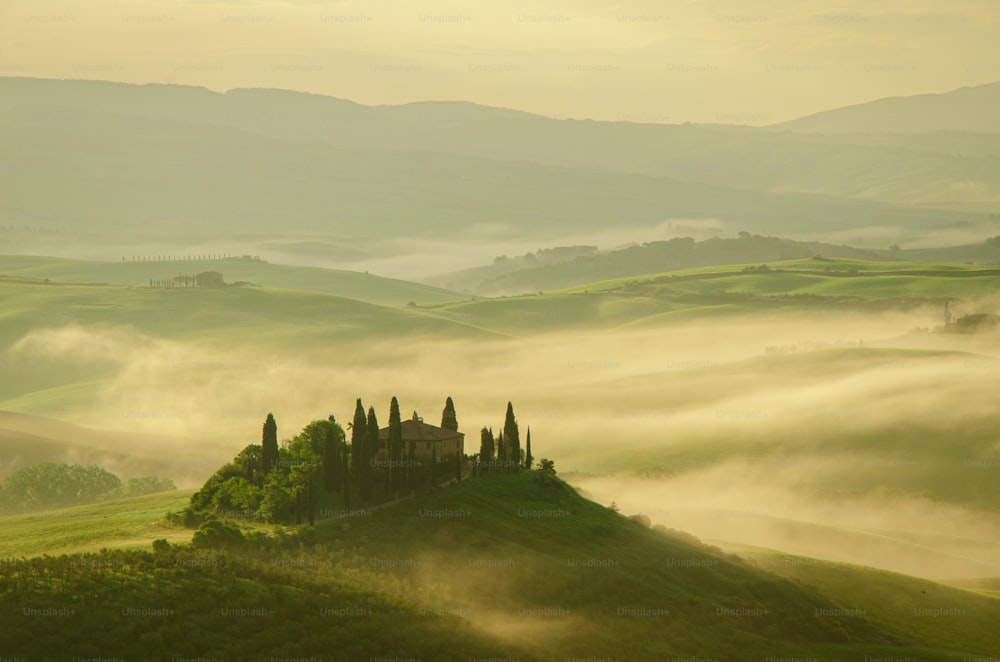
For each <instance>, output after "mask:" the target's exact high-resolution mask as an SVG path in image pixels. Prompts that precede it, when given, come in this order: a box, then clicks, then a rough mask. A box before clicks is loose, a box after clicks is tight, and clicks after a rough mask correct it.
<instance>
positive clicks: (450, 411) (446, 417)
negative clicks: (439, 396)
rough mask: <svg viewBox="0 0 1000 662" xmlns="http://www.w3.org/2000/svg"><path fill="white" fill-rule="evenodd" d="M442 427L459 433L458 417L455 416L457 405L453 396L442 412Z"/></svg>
mask: <svg viewBox="0 0 1000 662" xmlns="http://www.w3.org/2000/svg"><path fill="white" fill-rule="evenodd" d="M441 427H442V428H444V429H445V430H454V431H456V432H457V431H458V416H456V415H455V403H454V402H452V400H451V396H450V395H449V396H448V399H447V400H445V403H444V411H443V412H441Z"/></svg>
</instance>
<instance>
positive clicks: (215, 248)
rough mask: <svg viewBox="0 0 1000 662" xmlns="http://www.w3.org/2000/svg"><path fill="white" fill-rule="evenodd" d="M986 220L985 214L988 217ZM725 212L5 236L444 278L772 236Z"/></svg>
mask: <svg viewBox="0 0 1000 662" xmlns="http://www.w3.org/2000/svg"><path fill="white" fill-rule="evenodd" d="M984 219H987V217H986V216H985V215H984ZM744 225H745V224H741V223H735V222H732V221H730V220H727V219H720V218H665V219H662V220H660V221H657V222H654V223H648V224H642V225H628V226H617V225H616V226H614V227H611V228H608V229H604V230H592V231H587V232H582V233H581V232H576V231H564V230H555V231H550V230H546V229H544V228H533V229H532V230H531V232H528V233H526V232H524V231H518V230H517V228H514V227H512V226H509V225H507V224H504V223H493V224H483V223H480V224H473V225H470V226H469V227H467V228H466V229H465V231H464V232H463V233H462V234H453V235H449V236H447V237H431V238H428V237H427V236H406V235H399V236H395V237H385V236H378V237H372V236H367V235H366V234H365V228H363V227H345V228H343V229H342V231H339V232H337V233H331V234H318V235H317V234H302V235H288V234H283V235H246V234H241V235H238V236H230V235H216V234H204V235H195V234H191V235H180V236H178V235H176V234H169V235H167V234H164V235H163V236H156V234H155V232H146V233H144V234H143V235H141V236H131V235H129V234H127V232H123V233H121V234H116V235H95V234H89V233H87V232H73V231H65V230H60V231H53V230H48V229H46V228H44V227H32V226H29V225H25V226H21V225H17V224H13V225H11V226H9V227H8V228H7V229H5V230H2V234H0V239H2V240H3V249H2V251H0V252H3V253H9V254H28V255H51V256H55V257H64V258H71V259H84V260H98V261H117V260H121V259H122V258H123V257H124V258H125V259H132V258H133V257H138V258H140V259H141V258H143V257H154V256H185V255H217V254H224V255H253V256H259V257H260V258H261V259H264V260H267V261H269V262H272V263H275V264H286V265H291V266H308V267H324V268H330V269H345V270H351V271H368V272H370V273H374V274H378V275H380V276H386V277H391V278H400V279H405V280H417V281H420V280H433V281H435V282H437V281H439V280H440V277H441V276H442V275H446V274H450V273H453V272H456V271H461V270H464V269H470V268H474V267H482V266H485V265H490V264H492V263H493V261H494V259H495V258H496V257H497V256H501V255H507V256H511V257H513V256H520V255H524V254H526V253H528V252H534V251H538V250H540V249H550V248H555V247H561V246H579V245H587V246H596V247H597V248H598V249H600V250H613V249H617V248H621V247H624V246H628V245H634V244H641V243H644V242H651V241H666V240H669V239H673V238H678V237H689V238H692V239H695V240H696V241H702V240H705V239H710V238H712V237H735V236H736V235H737V233H739V232H740V231H742V230H748V229H749V230H753V231H754V232H757V233H763V234H769V232H768V231H767V230H766V229H761V228H758V227H753V228H748V227H744ZM998 233H1000V221H997V220H983V221H982V222H981V223H979V224H968V223H967V224H963V225H961V226H956V227H951V228H939V227H934V228H909V227H902V226H888V225H887V226H867V227H864V228H853V229H849V230H844V231H842V232H839V233H837V232H835V233H832V234H831V233H824V234H821V235H816V234H815V233H809V232H804V233H791V232H781V233H779V234H780V236H781V237H783V238H787V239H793V240H801V241H823V242H829V243H836V244H846V245H849V246H854V247H857V248H877V249H885V248H888V247H889V246H890V245H892V244H899V245H902V246H903V247H904V248H943V247H949V246H957V245H964V244H975V243H980V242H982V241H983V239H984V237H991V236H994V235H996V234H998Z"/></svg>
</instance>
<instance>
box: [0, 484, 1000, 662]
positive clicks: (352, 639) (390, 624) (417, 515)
mask: <svg viewBox="0 0 1000 662" xmlns="http://www.w3.org/2000/svg"><path fill="white" fill-rule="evenodd" d="M535 475H536V474H535V473H534V472H532V473H522V474H521V475H518V476H509V475H508V476H486V477H480V478H477V479H471V480H466V481H464V482H463V483H461V484H459V485H457V486H455V487H453V488H448V489H445V490H441V491H439V492H437V493H436V494H433V495H430V496H428V497H426V498H422V499H420V500H418V501H412V502H404V503H402V504H400V505H398V506H395V507H392V508H387V509H383V510H380V511H376V512H373V513H370V514H368V515H367V516H363V517H352V518H349V519H348V520H340V521H333V522H329V523H325V524H321V525H319V526H317V527H316V528H315V529H314V530H309V529H304V530H302V532H301V533H298V534H296V535H292V536H288V535H281V536H278V537H276V538H268V537H267V536H263V537H262V536H260V535H254V536H251V538H250V540H248V542H245V543H242V544H239V545H237V546H235V547H228V548H225V549H198V548H194V549H193V548H190V547H186V546H184V545H181V544H174V545H170V546H169V547H166V546H161V548H160V549H159V550H158V551H156V552H155V553H153V554H150V553H148V552H138V551H131V552H129V551H116V550H115V549H111V550H109V551H104V552H101V553H98V554H93V553H90V554H74V555H71V556H63V557H54V556H47V557H38V556H37V554H38V553H40V552H41V551H42V549H40V548H39V549H36V550H34V551H27V550H25V551H23V552H22V553H24V555H25V556H27V557H33V558H26V559H22V560H14V561H11V560H8V561H4V562H3V563H0V602H2V603H3V608H4V609H5V611H8V610H9V612H10V615H9V616H8V617H6V621H5V622H6V623H8V624H12V625H15V626H16V627H9V628H4V630H3V632H2V634H0V645H2V646H3V647H4V650H8V651H12V654H15V655H23V656H27V657H31V658H32V659H34V658H36V657H39V658H42V659H50V658H51V657H52V656H54V655H58V654H63V653H64V652H65V653H66V654H71V653H74V652H75V653H79V654H102V655H118V656H126V657H129V656H133V655H137V654H139V655H143V654H144V655H148V654H149V650H150V647H154V650H157V651H167V652H168V653H169V654H172V655H185V656H191V655H201V656H204V655H218V654H221V653H224V654H226V655H228V656H232V655H239V656H240V657H241V659H258V658H261V659H263V658H266V657H268V656H274V655H281V656H285V655H295V656H304V655H318V654H321V655H324V656H327V657H332V658H333V659H345V660H347V659H359V658H364V657H367V656H372V655H379V656H381V655H397V656H398V655H404V656H413V657H416V656H419V657H421V658H422V659H440V660H466V659H468V658H469V656H473V657H477V656H487V657H489V656H492V657H496V656H507V657H509V656H515V657H517V658H519V659H553V658H556V657H560V658H561V657H566V656H569V657H580V656H583V657H599V658H608V657H613V658H615V659H621V660H639V659H643V660H645V659H650V658H651V657H652V658H655V659H672V658H678V659H680V658H687V657H690V656H697V657H698V658H700V659H706V658H707V659H712V658H714V659H727V660H728V659H755V658H761V659H762V658H764V657H767V656H777V657H782V656H799V657H802V656H809V657H810V658H812V659H816V660H843V659H855V658H857V659H860V658H862V657H865V656H868V657H889V656H892V657H905V656H912V657H917V658H918V659H922V660H942V661H943V660H951V661H953V662H955V661H957V660H961V659H963V657H964V658H968V657H971V656H976V655H985V654H989V652H990V651H991V650H993V649H995V647H996V646H997V643H998V641H997V639H996V635H995V634H992V629H991V628H989V626H988V623H990V622H991V620H995V619H996V618H998V617H1000V601H997V600H996V599H994V598H989V597H984V596H978V595H975V594H972V593H968V592H965V591H961V590H958V589H951V588H947V587H943V586H939V585H935V584H932V583H930V582H918V581H916V580H912V579H910V578H907V577H902V576H897V575H888V574H884V573H882V574H879V575H877V581H878V586H877V589H878V590H876V587H872V588H871V589H870V590H869V589H866V592H864V593H863V594H862V593H858V592H857V591H854V592H850V591H848V590H845V587H850V586H853V585H854V583H855V582H857V581H858V580H859V579H861V578H865V577H868V575H866V574H865V572H866V571H864V570H861V569H852V568H849V567H844V568H838V569H836V572H837V573H839V574H838V575H837V576H836V578H835V580H836V581H831V580H829V579H825V578H824V577H823V576H821V575H820V574H819V573H818V572H813V574H811V575H809V576H808V577H805V578H804V579H803V581H802V582H798V581H789V580H786V579H782V578H780V577H778V576H777V575H775V574H772V572H769V571H768V570H769V569H773V568H770V566H768V565H766V564H765V563H763V562H761V561H760V560H757V561H756V562H755V564H756V565H755V564H753V563H751V564H748V563H745V562H742V561H740V560H739V559H737V558H735V557H730V556H726V555H723V554H721V553H719V552H718V551H717V550H713V549H711V548H708V547H706V546H704V545H700V544H698V543H697V542H696V541H694V540H693V539H691V538H689V537H685V536H683V534H671V535H667V534H666V533H664V532H662V531H656V530H651V529H649V528H646V527H645V526H643V525H641V524H640V523H637V522H634V521H631V520H629V519H627V518H625V517H623V516H621V515H618V514H616V513H613V512H611V511H610V510H608V509H607V508H604V507H602V506H599V505H597V504H594V503H592V502H590V501H587V500H585V499H583V498H581V497H580V496H578V495H577V494H576V493H574V492H573V491H571V490H569V489H568V488H566V487H551V486H550V487H545V486H541V485H539V484H537V483H536V481H535V480H534V476H535ZM165 505H166V502H161V503H159V504H158V505H156V506H155V507H154V503H153V502H152V501H147V502H143V503H139V502H135V503H131V502H121V503H119V504H117V506H118V507H119V509H120V511H121V512H120V513H118V514H117V515H114V514H110V513H105V514H108V516H109V517H112V518H113V517H118V518H122V519H124V520H125V521H134V522H137V523H138V522H142V521H145V522H147V526H149V525H153V527H154V528H152V529H147V530H146V531H145V532H144V533H143V534H140V535H137V536H136V540H134V541H133V540H130V541H129V544H131V542H138V538H139V537H142V536H143V535H144V536H146V537H147V540H148V538H152V537H163V536H161V535H160V532H158V531H155V526H156V522H157V521H162V520H155V521H154V520H153V516H154V512H153V511H154V510H157V509H161V508H162V507H163V506H165ZM98 508H99V507H90V510H91V512H90V513H89V514H85V512H84V509H74V510H79V511H80V512H79V513H72V511H66V515H67V516H68V517H69V519H67V521H68V522H69V524H68V525H67V529H68V530H73V529H77V528H79V527H80V526H81V525H82V524H83V522H84V521H85V519H86V517H97V518H100V519H103V518H101V517H100V511H99V509H98ZM129 513H131V514H129ZM107 524H108V523H102V528H101V529H100V531H101V532H103V531H104V530H106V528H107ZM20 526H22V527H25V529H24V533H25V538H26V539H29V537H30V535H31V534H30V533H29V530H28V529H29V528H30V527H32V526H34V527H36V528H37V527H40V526H41V525H40V523H38V522H34V523H32V522H22V523H20ZM187 533H188V534H189V533H190V532H189V531H188V532H187ZM180 535H181V534H180V533H178V536H180ZM99 536H100V534H98V537H99ZM175 539H176V538H175ZM80 542H81V544H85V543H84V541H80ZM109 546H111V547H114V546H116V545H115V544H113V543H112V544H111V545H109ZM126 546H127V545H126ZM756 566H760V567H756ZM831 568H832V566H831ZM810 570H811V568H810ZM777 572H779V574H786V573H785V572H784V568H781V569H778V570H777ZM817 585H818V587H814V586H817ZM914 588H918V589H920V590H923V591H924V593H918V592H917V591H915V590H914ZM827 591H829V593H827ZM925 608H926V609H931V608H933V609H947V610H963V611H964V613H966V614H971V615H972V616H970V617H968V618H967V619H966V620H965V621H964V622H961V623H959V622H957V621H950V620H946V619H943V618H942V619H930V618H922V619H921V618H915V617H914V616H913V610H914V609H917V610H919V609H925ZM854 609H857V610H864V613H860V612H859V613H855V612H843V611H842V610H854ZM43 610H48V611H43ZM36 611H37V614H38V615H35V614H36ZM43 614H44V615H47V616H49V617H48V618H43V617H40V616H41V615H43ZM279 623H280V624H281V625H280V626H279V625H278V624H279ZM953 624H958V625H959V627H958V628H957V629H955V628H954V627H951V626H952V625H953ZM387 628H390V629H392V630H393V632H394V636H393V638H392V643H391V644H390V643H388V641H387V640H386V639H385V638H384V637H380V636H378V635H377V633H378V632H380V631H384V630H385V629H387ZM181 632H183V636H180V633H181ZM446 633H447V634H446ZM43 642H44V643H43Z"/></svg>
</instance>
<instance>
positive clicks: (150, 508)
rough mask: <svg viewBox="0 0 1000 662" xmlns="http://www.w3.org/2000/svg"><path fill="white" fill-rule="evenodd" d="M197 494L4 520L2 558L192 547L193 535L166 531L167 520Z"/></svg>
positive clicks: (144, 498) (162, 494) (175, 493)
mask: <svg viewBox="0 0 1000 662" xmlns="http://www.w3.org/2000/svg"><path fill="white" fill-rule="evenodd" d="M193 493H194V491H193V490H176V491H171V492H160V493H158V494H150V495H147V496H142V497H135V498H131V499H115V500H112V501H105V502H102V503H98V504H93V505H86V506H76V507H74V508H60V509H58V510H49V511H45V512H40V513H32V514H29V515H8V516H6V517H0V530H2V531H3V532H4V534H3V538H2V539H0V558H5V559H14V558H21V557H32V556H41V555H42V554H48V555H51V556H58V555H60V554H74V553H83V552H97V551H100V550H101V549H102V548H104V547H108V548H112V547H113V548H119V549H130V548H142V549H148V548H149V544H150V542H151V541H152V540H154V539H156V538H166V539H168V540H170V541H171V542H188V541H190V540H191V532H190V531H185V530H182V529H176V528H172V527H169V526H167V524H166V522H165V521H164V519H163V516H164V515H166V514H167V513H168V512H172V511H177V510H180V509H181V508H183V507H184V506H185V505H186V504H187V502H188V500H189V499H190V498H191V495H192V494H193Z"/></svg>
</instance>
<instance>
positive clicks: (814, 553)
mask: <svg viewBox="0 0 1000 662" xmlns="http://www.w3.org/2000/svg"><path fill="white" fill-rule="evenodd" d="M898 462H906V460H904V459H901V460H898ZM817 464H825V465H826V466H825V467H824V470H826V471H837V470H839V471H842V472H844V473H845V475H846V474H847V472H849V471H851V463H849V462H843V461H841V462H838V461H837V460H830V459H826V458H820V459H817ZM859 464H862V465H863V464H864V461H862V462H861V463H859ZM838 465H839V466H838ZM808 466H809V463H808V462H788V463H785V464H784V465H782V464H781V463H774V462H769V461H766V460H764V461H757V462H755V461H753V460H747V461H743V460H734V461H724V462H721V463H719V464H717V465H713V466H711V467H708V468H705V469H701V470H693V471H689V472H687V473H685V474H683V475H680V476H673V477H670V478H659V479H643V478H637V477H636V476H635V475H616V476H588V475H569V476H567V478H568V479H569V480H570V482H571V483H572V484H573V485H575V486H577V487H578V488H580V489H582V490H583V492H584V494H585V495H587V496H588V497H589V498H592V499H594V500H596V501H598V502H599V503H604V504H610V503H612V502H614V503H615V505H616V506H617V507H618V508H619V509H620V510H621V511H622V512H623V513H625V514H636V513H642V514H645V515H647V516H648V517H649V518H650V519H651V521H652V522H653V523H654V524H662V525H664V526H667V527H670V528H673V529H678V530H682V531H688V532H690V533H692V534H694V535H696V536H698V537H699V538H701V539H703V540H705V541H706V542H710V543H712V544H717V545H719V546H721V547H723V548H724V549H729V550H733V551H736V552H739V551H740V550H741V549H742V548H743V547H744V546H747V545H749V546H754V547H761V548H766V549H772V550H779V551H782V552H785V553H790V554H797V555H801V556H807V557H812V558H817V559H825V560H830V561H837V562H844V563H853V564H859V565H867V566H872V567H877V568H883V569H886V570H892V571H894V572H901V573H905V574H909V575H915V576H920V577H926V578H929V579H934V580H946V579H956V578H971V577H997V576H1000V522H998V520H997V517H996V514H995V510H994V511H989V510H985V509H977V508H966V507H962V506H960V505H956V504H954V503H944V502H941V501H936V500H934V499H929V498H925V497H921V496H919V495H907V494H898V493H894V492H893V491H885V490H881V489H878V488H873V489H871V490H870V492H868V493H867V494H864V495H857V494H846V495H842V494H823V495H819V494H815V493H813V492H812V491H810V490H809V489H803V488H802V485H801V482H806V483H807V482H808V480H809V471H810V470H809V469H808V468H805V469H804V468H803V467H808ZM884 470H887V471H892V464H886V465H884Z"/></svg>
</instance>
